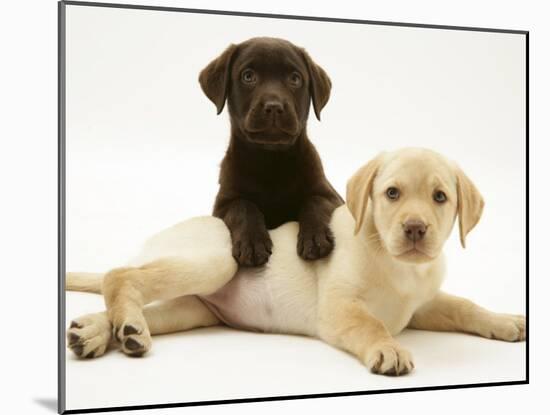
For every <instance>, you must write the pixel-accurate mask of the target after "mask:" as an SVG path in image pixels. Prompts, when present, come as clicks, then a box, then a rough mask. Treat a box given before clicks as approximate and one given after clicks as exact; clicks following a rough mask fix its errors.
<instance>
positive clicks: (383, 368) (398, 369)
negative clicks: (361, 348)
mask: <svg viewBox="0 0 550 415" xmlns="http://www.w3.org/2000/svg"><path fill="white" fill-rule="evenodd" d="M365 365H366V366H367V367H368V368H369V369H370V371H371V372H372V373H376V374H379V375H386V376H400V375H406V374H407V373H409V372H411V371H412V370H413V369H414V363H413V361H412V356H411V354H410V353H409V352H408V351H407V350H405V349H403V348H402V347H401V346H400V345H399V344H398V343H397V342H395V341H384V342H379V343H376V344H375V345H374V346H372V347H371V348H370V349H369V350H368V352H367V354H366V357H365Z"/></svg>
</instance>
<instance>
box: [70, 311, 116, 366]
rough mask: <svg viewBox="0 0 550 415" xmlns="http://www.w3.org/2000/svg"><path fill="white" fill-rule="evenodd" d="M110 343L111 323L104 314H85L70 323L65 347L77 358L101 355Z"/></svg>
mask: <svg viewBox="0 0 550 415" xmlns="http://www.w3.org/2000/svg"><path fill="white" fill-rule="evenodd" d="M110 342H111V323H110V321H109V318H108V317H107V315H106V314H105V313H96V314H87V315H85V316H82V317H79V318H77V319H75V320H73V321H71V325H70V327H69V329H68V330H67V347H68V348H69V349H71V350H72V351H73V353H74V354H75V355H77V356H78V357H82V358H86V359H90V358H92V357H99V356H101V355H103V354H104V353H105V352H106V351H107V348H108V347H109V344H110Z"/></svg>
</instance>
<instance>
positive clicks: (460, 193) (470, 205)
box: [456, 167, 485, 248]
mask: <svg viewBox="0 0 550 415" xmlns="http://www.w3.org/2000/svg"><path fill="white" fill-rule="evenodd" d="M456 187H457V199H458V209H457V210H458V212H457V214H458V226H459V229H460V243H461V244H462V247H463V248H466V235H468V233H469V232H470V231H471V230H472V229H473V228H474V226H476V225H477V223H478V222H479V219H480V218H481V214H482V213H483V206H485V202H484V201H483V197H482V196H481V193H479V191H478V190H477V188H476V187H475V185H474V183H473V182H472V181H471V180H470V179H469V178H468V177H467V176H466V175H465V174H464V172H463V171H462V170H461V169H460V168H458V167H457V168H456Z"/></svg>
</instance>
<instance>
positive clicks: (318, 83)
mask: <svg viewBox="0 0 550 415" xmlns="http://www.w3.org/2000/svg"><path fill="white" fill-rule="evenodd" d="M301 52H302V55H303V56H304V60H305V62H306V66H307V70H308V73H309V79H310V82H309V88H310V90H309V93H310V95H311V101H312V102H313V110H314V111H315V116H316V117H317V119H318V120H319V121H321V110H322V109H323V108H324V106H325V105H326V104H327V102H328V99H329V98H330V89H331V88H332V82H330V78H329V77H328V75H327V73H326V72H325V71H324V70H323V68H321V67H320V66H319V65H317V64H316V63H315V62H313V59H311V57H310V56H309V54H308V53H307V52H306V51H305V49H301Z"/></svg>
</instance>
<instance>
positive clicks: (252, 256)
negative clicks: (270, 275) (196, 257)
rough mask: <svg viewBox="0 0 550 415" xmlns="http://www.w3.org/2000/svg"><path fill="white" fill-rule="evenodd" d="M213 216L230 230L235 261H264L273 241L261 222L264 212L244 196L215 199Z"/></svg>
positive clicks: (244, 263) (251, 263) (254, 263)
mask: <svg viewBox="0 0 550 415" xmlns="http://www.w3.org/2000/svg"><path fill="white" fill-rule="evenodd" d="M213 214H214V216H216V217H218V218H221V219H223V221H224V222H225V224H226V225H227V227H228V228H229V231H230V232H231V241H232V244H233V252H232V253H233V257H234V258H235V260H236V261H237V262H238V263H239V265H242V266H245V267H257V266H260V265H264V264H265V263H266V262H267V261H268V259H269V256H270V255H271V249H272V248H273V243H272V242H271V238H270V237H269V233H268V232H267V228H266V226H265V220H264V215H263V214H262V212H260V210H259V209H258V207H257V206H256V205H255V204H254V203H252V202H249V201H248V200H243V199H235V200H232V201H228V202H224V201H221V200H216V205H215V207H214V213H213Z"/></svg>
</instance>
